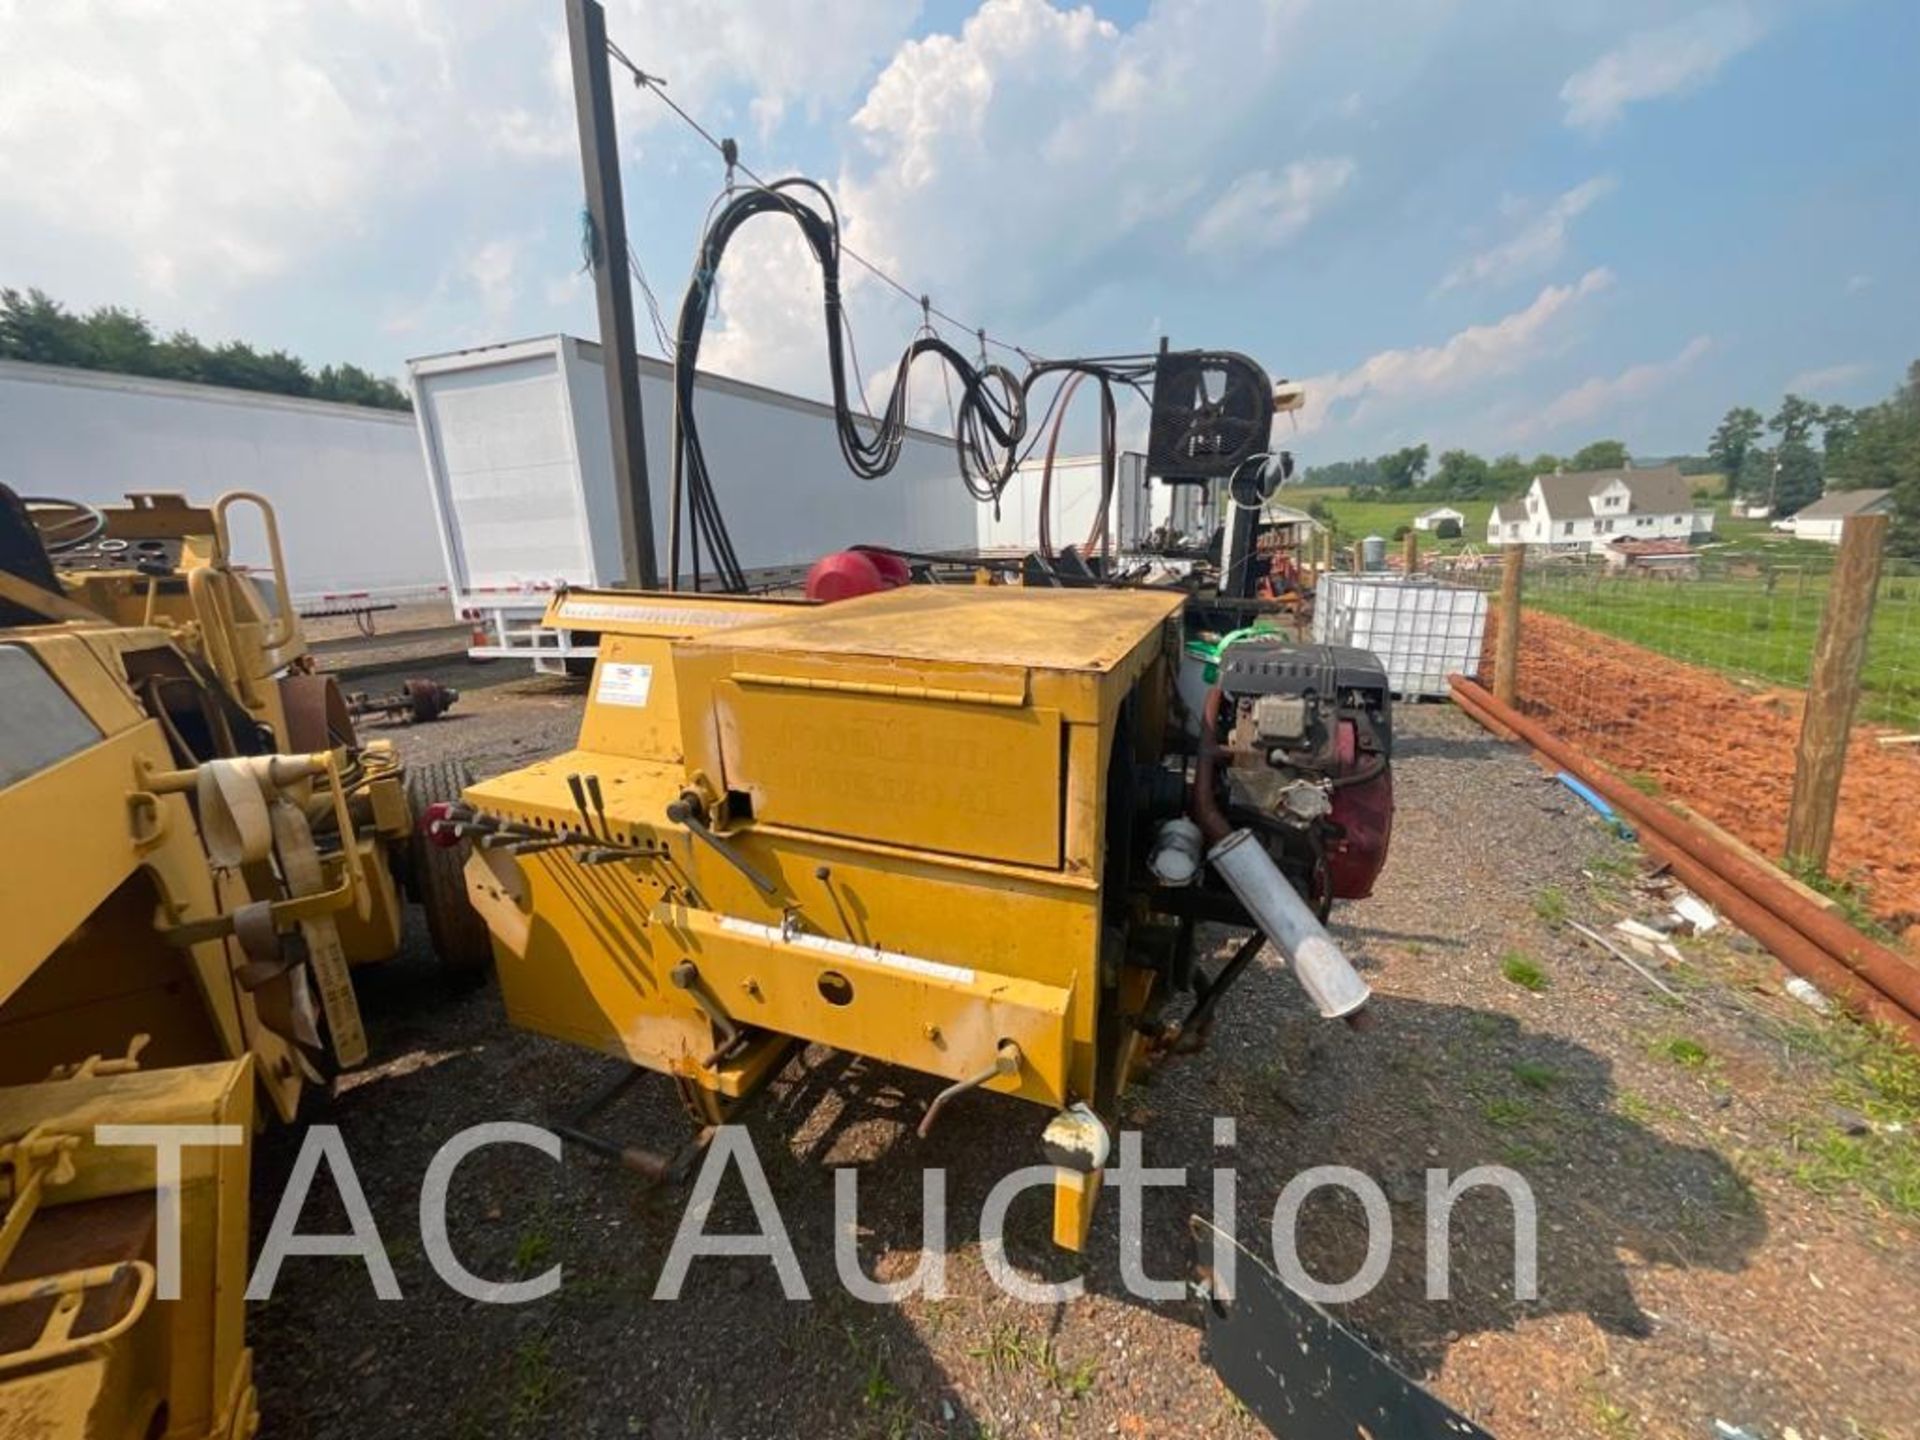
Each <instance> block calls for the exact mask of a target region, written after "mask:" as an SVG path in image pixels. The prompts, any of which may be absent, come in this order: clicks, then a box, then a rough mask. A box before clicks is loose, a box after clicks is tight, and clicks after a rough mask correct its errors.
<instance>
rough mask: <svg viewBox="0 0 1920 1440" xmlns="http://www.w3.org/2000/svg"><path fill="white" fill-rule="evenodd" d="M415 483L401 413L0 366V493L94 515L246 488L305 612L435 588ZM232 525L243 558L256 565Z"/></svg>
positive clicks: (435, 546)
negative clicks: (152, 494) (146, 498)
mask: <svg viewBox="0 0 1920 1440" xmlns="http://www.w3.org/2000/svg"><path fill="white" fill-rule="evenodd" d="M421 478H422V477H421V473H420V447H419V442H418V441H417V440H416V439H415V438H414V425H413V417H412V416H410V415H407V414H406V413H404V412H402V411H395V410H375V409H371V408H369V407H366V406H362V405H337V404H333V403H330V402H327V401H321V400H300V399H295V398H293V397H291V396H285V395H266V394H262V393H260V392H258V391H254V390H229V389H225V388H222V387H220V386H216V385H189V384H183V383H181V382H179V381H175V380H149V379H146V378H144V377H141V376H134V375H113V374H107V373H104V372H101V371H94V370H75V369H69V368H67V367H65V366H58V365H32V364H27V363H25V362H22V361H14V360H6V361H0V482H4V483H5V484H7V485H10V486H12V487H13V489H14V490H16V491H18V492H19V493H20V494H22V495H56V496H61V497H63V498H67V499H73V500H81V501H85V502H87V503H88V504H95V505H98V504H102V503H106V504H118V503H121V502H122V501H123V500H124V498H125V496H126V495H127V493H128V492H129V491H169V490H171V491H178V492H180V493H182V494H184V495H186V496H187V497H188V498H189V499H191V500H195V501H201V502H205V501H208V500H211V499H213V498H214V497H215V496H217V495H219V494H220V493H221V492H223V491H226V490H257V491H259V492H260V493H261V494H262V495H265V496H266V497H267V499H268V500H270V501H272V502H273V508H274V510H275V511H276V512H277V514H278V515H279V519H280V535H281V538H282V540H283V542H284V544H285V548H286V558H287V569H288V573H289V574H290V575H291V577H292V578H293V581H294V583H295V585H296V586H297V587H298V589H297V591H296V594H295V599H296V600H299V601H301V602H303V603H311V602H316V601H329V600H336V599H338V598H340V597H343V596H346V595H370V596H373V597H375V598H392V599H400V598H406V597H409V596H416V595H417V596H422V597H424V596H430V595H432V594H434V593H435V592H437V591H438V590H439V589H440V587H441V584H442V579H443V576H442V567H441V564H440V545H439V540H438V538H437V537H438V529H437V527H436V525H435V523H434V515H433V507H432V505H431V503H430V502H429V500H428V498H427V487H426V486H425V485H424V484H422V483H421ZM240 515H241V517H242V518H241V519H240V529H241V531H242V534H241V537H240V546H241V553H242V554H245V555H249V556H250V557H252V558H255V559H259V560H264V559H265V558H266V556H265V551H264V547H263V546H261V545H259V544H258V537H257V536H253V535H249V534H248V533H246V532H247V526H248V525H249V524H250V523H251V520H250V512H248V511H246V510H245V509H244V508H243V509H242V511H241V512H240Z"/></svg>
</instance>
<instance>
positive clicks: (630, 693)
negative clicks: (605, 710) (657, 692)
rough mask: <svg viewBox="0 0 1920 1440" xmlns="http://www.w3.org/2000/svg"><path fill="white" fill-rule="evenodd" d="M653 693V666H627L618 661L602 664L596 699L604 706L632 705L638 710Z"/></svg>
mask: <svg viewBox="0 0 1920 1440" xmlns="http://www.w3.org/2000/svg"><path fill="white" fill-rule="evenodd" d="M652 693H653V666H651V665H627V664H623V663H621V662H620V661H618V660H602V661H601V662H600V681H599V684H598V685H597V686H596V688H595V690H594V697H593V698H594V699H596V700H598V701H599V702H600V703H601V704H602V705H631V706H633V707H635V708H636V709H638V708H639V707H641V706H643V705H645V704H646V703H647V696H648V695H650V694H652Z"/></svg>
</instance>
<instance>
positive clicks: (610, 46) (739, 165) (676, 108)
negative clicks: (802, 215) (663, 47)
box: [607, 40, 1039, 365]
mask: <svg viewBox="0 0 1920 1440" xmlns="http://www.w3.org/2000/svg"><path fill="white" fill-rule="evenodd" d="M607 53H608V54H609V55H610V56H612V57H613V59H614V60H616V61H618V62H619V64H620V65H621V66H622V67H623V68H625V69H626V71H627V72H628V73H629V74H630V75H632V76H633V83H634V84H635V85H636V86H638V87H639V88H640V89H642V90H645V91H647V92H648V93H650V94H651V95H653V96H654V97H655V98H657V99H658V100H659V101H660V102H661V103H662V104H663V105H665V106H666V107H667V108H668V109H669V110H671V111H672V112H673V113H674V114H675V115H677V116H679V117H680V119H681V121H682V122H683V123H684V124H685V125H686V126H687V128H688V129H690V130H692V131H693V133H694V134H696V135H698V136H699V137H700V138H701V139H702V140H704V141H706V142H707V144H708V145H709V146H711V147H712V148H713V151H714V153H715V154H716V155H718V156H720V158H721V159H722V160H725V161H726V162H727V168H728V170H729V171H732V170H735V169H737V170H739V172H740V173H741V174H742V175H744V176H746V177H747V178H748V179H749V180H751V181H752V182H753V183H754V184H755V185H758V186H759V187H760V188H761V189H763V190H764V189H770V188H772V187H770V186H769V185H768V184H767V182H766V181H765V180H763V179H761V178H760V176H759V175H757V174H755V173H754V171H753V169H752V168H751V167H750V166H748V165H747V164H746V163H745V162H744V161H742V160H741V159H740V158H739V156H738V154H737V153H735V152H734V151H733V150H731V149H730V148H729V142H727V141H725V140H722V139H720V138H719V137H717V136H715V135H714V133H713V132H712V131H711V130H709V129H707V127H706V126H704V125H702V124H701V123H700V122H699V121H698V120H697V119H695V118H694V117H693V116H692V115H690V114H688V113H687V111H686V110H685V109H683V108H682V107H681V106H680V105H679V104H678V103H677V102H676V101H675V100H674V98H673V97H672V96H671V95H669V94H667V91H666V84H667V82H666V79H665V78H664V77H663V76H659V75H652V74H649V73H648V72H647V71H645V70H642V69H641V68H640V67H639V66H638V65H636V64H634V62H633V61H632V60H631V59H630V58H628V56H627V54H626V52H625V51H623V50H622V49H621V48H620V47H619V46H618V45H616V44H614V42H613V41H611V40H609V41H607ZM840 253H841V254H842V255H844V256H846V258H847V259H849V260H851V261H853V263H854V264H856V265H858V266H859V267H860V268H861V269H863V270H865V271H866V272H867V273H868V274H870V275H872V276H873V277H874V279H876V280H879V281H880V282H882V283H883V284H885V285H887V286H889V287H890V288H892V289H894V290H896V291H898V292H899V293H900V295H901V297H902V298H904V299H906V300H907V301H909V302H910V303H911V304H913V305H914V306H915V307H916V308H919V309H922V310H924V311H926V312H927V313H929V314H932V315H937V316H939V317H940V318H941V319H942V320H944V321H946V322H947V323H948V324H949V325H952V326H954V327H955V328H957V329H960V330H964V331H965V332H967V333H968V334H970V335H973V336H975V337H977V338H978V339H979V340H980V342H981V344H982V346H983V347H984V346H987V345H993V346H996V347H998V348H999V349H1001V350H1004V351H1006V352H1007V353H1008V354H1009V355H1017V356H1019V357H1020V359H1021V360H1023V361H1025V362H1026V363H1027V364H1029V365H1031V364H1033V363H1035V362H1036V360H1037V359H1038V358H1039V357H1037V356H1035V355H1034V354H1033V352H1031V351H1029V350H1027V349H1025V348H1023V347H1021V346H1019V345H1015V344H1013V343H1012V342H1010V341H1006V340H1001V339H997V338H996V337H994V336H993V335H991V334H989V333H988V332H987V330H986V329H985V327H983V326H976V325H970V324H968V323H967V322H966V321H964V320H962V319H960V318H959V317H958V316H956V315H952V314H949V313H948V312H947V311H945V310H943V309H941V307H940V306H938V305H935V304H932V303H931V302H930V301H929V300H928V298H927V294H926V292H925V291H915V290H913V289H911V288H910V287H909V286H908V285H907V284H906V283H905V282H904V281H902V280H899V279H897V278H895V277H894V276H893V275H892V274H890V273H889V272H888V271H886V270H885V269H883V268H882V267H881V266H880V265H878V264H876V263H875V262H873V261H872V260H869V259H868V258H867V257H866V256H864V255H862V254H861V253H860V252H859V251H858V250H855V249H854V248H853V247H852V246H850V245H845V244H842V245H841V247H840Z"/></svg>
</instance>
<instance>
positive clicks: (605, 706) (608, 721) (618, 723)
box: [580, 635, 685, 765]
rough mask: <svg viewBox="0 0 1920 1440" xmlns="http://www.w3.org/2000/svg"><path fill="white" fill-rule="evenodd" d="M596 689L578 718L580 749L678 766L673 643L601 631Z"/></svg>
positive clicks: (595, 669) (677, 710) (678, 737)
mask: <svg viewBox="0 0 1920 1440" xmlns="http://www.w3.org/2000/svg"><path fill="white" fill-rule="evenodd" d="M599 648H600V655H599V659H598V661H597V663H596V664H595V666H594V671H593V690H592V693H591V694H590V695H589V696H588V697H587V712H586V716H585V718H584V719H582V721H581V722H580V748H581V749H583V750H595V751H600V752H602V753H604V754H607V755H628V756H632V757H634V758H636V759H641V760H659V761H662V762H664V763H667V764H673V765H678V764H679V763H680V761H681V760H682V759H684V758H685V757H684V755H683V754H682V749H681V744H680V695H679V687H678V685H677V684H676V683H675V680H674V667H673V642H672V641H671V640H668V639H664V638H661V637H657V636H645V635H602V636H601V637H600V647H599Z"/></svg>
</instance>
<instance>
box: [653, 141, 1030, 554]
mask: <svg viewBox="0 0 1920 1440" xmlns="http://www.w3.org/2000/svg"><path fill="white" fill-rule="evenodd" d="M767 214H778V215H785V216H787V217H789V218H791V219H792V220H793V221H794V222H795V223H796V224H797V225H798V226H799V229H800V233H801V237H802V239H803V240H805V242H806V244H807V247H808V249H809V250H810V251H811V252H812V254H813V258H814V261H815V263H816V264H818V265H819V267H820V279H821V294H822V307H823V311H824V320H825V324H826V336H827V366H828V373H829V377H830V381H831V389H832V394H833V407H834V417H835V426H834V428H835V433H836V436H837V438H838V440H839V444H840V453H841V457H842V458H843V459H844V460H845V461H846V463H847V467H848V468H849V469H850V470H852V471H853V472H854V474H856V475H858V476H860V477H861V478H862V479H867V480H873V479H878V478H879V477H880V476H882V475H885V474H886V473H887V472H888V471H890V470H892V469H893V467H894V466H895V464H897V463H898V461H899V459H900V453H901V448H902V445H903V443H904V441H905V437H906V430H907V416H908V404H909V395H910V380H911V375H912V371H913V367H914V363H915V362H916V361H917V360H919V359H920V358H921V357H922V356H925V355H932V356H934V357H935V358H936V359H937V360H938V361H939V362H941V363H942V364H943V365H944V366H945V367H946V368H947V369H948V370H950V371H951V372H952V375H953V377H954V379H956V380H957V381H958V383H959V392H960V393H959V399H958V403H957V405H956V407H955V409H956V420H957V423H956V425H955V427H954V436H953V443H954V449H955V454H956V456H957V457H958V460H959V468H960V475H961V479H962V481H963V482H964V483H965V485H966V487H967V490H968V492H969V493H970V494H972V495H973V496H974V498H975V499H978V500H981V501H986V502H991V501H994V500H997V499H998V498H999V495H1000V492H1001V490H1002V489H1004V488H1005V486H1006V483H1007V480H1008V478H1009V477H1010V476H1011V475H1012V473H1013V468H1014V465H1015V463H1016V458H1017V452H1018V447H1019V443H1020V441H1021V439H1022V438H1023V436H1024V434H1025V431H1026V410H1025V392H1024V390H1023V387H1022V384H1021V381H1020V379H1019V378H1018V377H1017V376H1015V375H1014V374H1013V372H1012V371H1010V370H1008V369H1007V368H1006V367H1005V366H1001V365H996V364H988V365H987V366H985V367H984V368H981V369H976V368H975V367H974V365H973V364H972V363H971V362H970V361H969V360H968V359H967V358H966V356H964V355H962V354H961V353H960V352H959V351H958V350H957V349H955V348H954V347H953V346H952V345H950V344H948V343H947V342H946V341H945V340H944V339H942V338H941V337H940V336H939V335H938V334H937V333H934V332H933V331H932V330H931V328H930V327H923V328H922V330H921V331H920V332H919V333H918V334H916V335H915V336H914V338H913V340H912V341H911V342H910V343H909V344H908V345H907V347H906V349H905V350H904V351H903V352H902V353H901V356H900V361H899V363H898V365H897V366H896V367H895V371H894V378H893V385H892V388H891V390H890V391H889V392H888V395H887V398H886V401H885V403H884V404H883V406H882V407H881V413H880V415H879V416H877V417H875V418H874V419H873V420H872V421H871V422H870V423H869V424H867V425H865V426H863V425H861V424H860V423H859V422H858V421H857V420H856V419H855V418H854V415H853V409H852V401H851V399H850V397H849V395H848V393H847V385H848V382H847V358H848V350H849V347H848V346H847V344H846V337H847V332H848V327H847V325H846V323H845V313H844V308H843V302H842V298H841V290H840V256H841V254H842V249H841V245H840V217H839V212H838V210H837V208H836V207H835V205H834V203H833V197H832V196H831V195H829V194H828V193H827V191H826V189H825V188H824V187H822V186H821V185H819V184H818V183H816V182H815V181H812V180H807V179H804V178H800V177H794V178H789V179H785V180H780V181H776V182H775V183H774V184H772V185H765V186H756V187H754V188H752V189H743V190H741V191H739V192H737V193H736V194H734V195H733V196H732V197H731V198H730V199H728V200H727V201H726V202H725V203H724V204H723V205H722V206H721V207H720V209H719V211H718V212H717V213H716V214H715V216H714V218H713V222H712V224H711V225H709V226H708V228H707V232H706V234H705V235H704V236H703V237H702V240H701V245H700V250H699V253H698V255H697V257H696V259H695V263H694V273H693V277H692V280H691V282H690V283H689V285H688V287H687V293H686V296H685V298H684V300H683V301H682V303H681V307H680V316H679V323H678V326H677V329H676V333H675V344H674V391H675V420H676V422H677V423H676V425H675V442H676V443H675V445H674V450H673V501H672V505H671V508H670V510H669V517H670V518H669V529H670V531H671V532H672V533H670V535H669V538H668V551H669V562H668V563H669V569H668V573H669V578H670V583H676V584H677V582H678V576H679V568H680V543H679V542H680V535H679V525H678V520H679V516H680V513H681V510H682V507H683V505H684V508H685V511H686V514H687V516H688V518H689V520H690V522H691V523H690V524H689V525H688V526H687V531H688V539H689V551H690V554H691V555H692V556H693V557H695V567H696V580H695V583H696V585H697V584H698V583H699V580H698V575H697V567H698V558H697V557H698V555H699V551H700V548H701V547H702V545H703V544H704V547H705V549H706V551H707V554H708V555H709V556H710V557H711V559H712V561H713V565H714V569H715V572H716V575H717V577H718V579H719V580H720V583H721V584H722V585H724V586H725V587H726V588H727V589H730V590H738V589H740V588H743V587H744V585H745V576H744V574H743V573H742V571H741V569H740V565H739V560H738V556H737V555H736V553H735V551H734V547H733V543H732V538H731V536H730V535H729V534H728V531H727V526H726V523H725V520H724V518H723V517H722V516H721V513H720V508H719V501H718V498H717V496H716V495H715V493H714V488H713V477H712V474H711V471H710V470H709V468H708V466H707V461H706V454H705V451H704V448H703V446H702V444H701V439H700V427H699V423H698V420H697V418H696V416H695V414H694V408H693V391H694V382H695V378H696V367H697V364H698V360H699V354H700V345H701V340H702V337H703V335H704V333H705V329H706V322H707V317H708V314H709V313H710V310H711V303H710V302H711V300H712V295H713V285H714V280H715V277H716V276H717V275H718V273H719V269H720V263H721V260H722V258H723V257H724V255H725V253H726V249H727V246H728V244H729V243H730V242H731V241H732V239H733V237H734V235H735V234H737V233H738V232H739V230H740V228H741V227H742V226H744V225H745V224H746V223H747V222H748V221H750V220H752V219H754V218H755V217H757V216H760V215H767ZM856 378H857V377H856ZM861 403H862V404H863V405H864V404H865V397H864V393H863V395H862V402H861Z"/></svg>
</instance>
